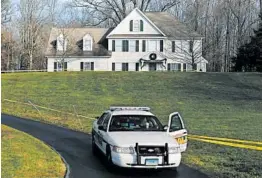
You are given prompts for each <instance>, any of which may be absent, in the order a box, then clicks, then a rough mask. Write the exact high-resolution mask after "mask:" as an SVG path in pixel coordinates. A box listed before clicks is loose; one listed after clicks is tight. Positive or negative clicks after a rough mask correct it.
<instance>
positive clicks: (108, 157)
mask: <svg viewBox="0 0 262 178" xmlns="http://www.w3.org/2000/svg"><path fill="white" fill-rule="evenodd" d="M106 161H107V168H108V169H109V170H113V168H114V167H115V166H114V163H113V161H112V155H111V149H110V147H109V146H107V149H106Z"/></svg>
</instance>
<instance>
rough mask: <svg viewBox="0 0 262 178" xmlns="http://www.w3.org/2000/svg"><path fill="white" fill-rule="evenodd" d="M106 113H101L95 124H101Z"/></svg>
mask: <svg viewBox="0 0 262 178" xmlns="http://www.w3.org/2000/svg"><path fill="white" fill-rule="evenodd" d="M107 114H108V113H103V114H102V116H101V117H100V118H99V119H98V120H97V125H101V124H102V123H103V121H104V119H105V117H106V116H107Z"/></svg>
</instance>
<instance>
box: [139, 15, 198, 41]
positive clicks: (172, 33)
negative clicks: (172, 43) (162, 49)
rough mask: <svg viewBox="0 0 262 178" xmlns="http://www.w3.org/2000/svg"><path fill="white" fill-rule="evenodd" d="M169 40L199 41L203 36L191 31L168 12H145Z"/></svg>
mask: <svg viewBox="0 0 262 178" xmlns="http://www.w3.org/2000/svg"><path fill="white" fill-rule="evenodd" d="M143 13H144V14H145V16H146V17H147V18H148V19H149V20H151V21H152V22H153V23H154V24H155V25H156V26H157V27H158V28H159V29H160V30H161V31H162V32H163V33H164V34H165V35H166V36H167V37H168V38H174V39H184V40H186V39H192V38H194V39H199V38H203V36H202V35H200V34H198V33H196V32H195V31H193V30H191V29H189V28H188V27H187V26H186V25H184V24H183V23H182V22H180V21H179V20H177V19H176V18H175V17H174V16H172V15H171V14H169V13H168V12H143Z"/></svg>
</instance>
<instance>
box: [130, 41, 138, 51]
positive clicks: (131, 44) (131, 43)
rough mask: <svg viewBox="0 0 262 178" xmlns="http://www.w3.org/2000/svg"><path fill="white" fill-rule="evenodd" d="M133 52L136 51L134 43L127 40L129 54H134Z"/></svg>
mask: <svg viewBox="0 0 262 178" xmlns="http://www.w3.org/2000/svg"><path fill="white" fill-rule="evenodd" d="M135 51H136V41H135V40H129V52H135Z"/></svg>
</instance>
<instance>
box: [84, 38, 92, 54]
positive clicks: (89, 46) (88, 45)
mask: <svg viewBox="0 0 262 178" xmlns="http://www.w3.org/2000/svg"><path fill="white" fill-rule="evenodd" d="M83 50H84V51H92V41H91V40H90V39H84V48H83Z"/></svg>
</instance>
